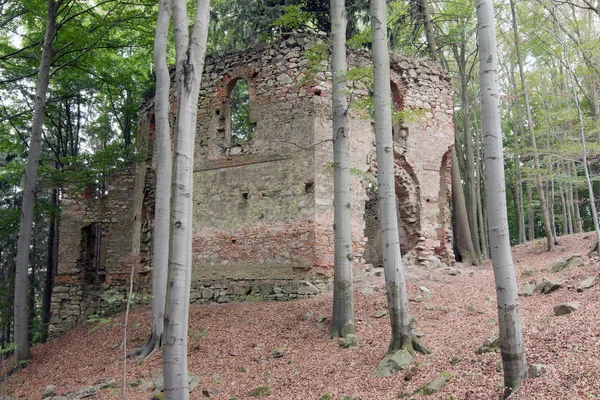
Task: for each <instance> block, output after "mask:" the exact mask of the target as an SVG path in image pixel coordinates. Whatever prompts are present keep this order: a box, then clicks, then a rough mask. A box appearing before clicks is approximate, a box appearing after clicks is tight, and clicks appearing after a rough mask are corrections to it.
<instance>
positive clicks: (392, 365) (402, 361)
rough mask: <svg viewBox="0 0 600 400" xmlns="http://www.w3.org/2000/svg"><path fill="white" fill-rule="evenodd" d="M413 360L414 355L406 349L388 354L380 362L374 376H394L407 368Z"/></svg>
mask: <svg viewBox="0 0 600 400" xmlns="http://www.w3.org/2000/svg"><path fill="white" fill-rule="evenodd" d="M412 360H413V356H412V355H411V354H410V353H409V352H408V350H406V349H402V350H398V351H397V352H395V353H394V354H388V355H386V356H385V357H383V360H381V361H380V362H379V365H378V366H377V368H375V371H373V374H372V375H373V376H392V375H395V374H396V373H398V372H399V371H401V370H403V369H405V368H406V367H407V366H408V365H409V364H410V363H411V362H412Z"/></svg>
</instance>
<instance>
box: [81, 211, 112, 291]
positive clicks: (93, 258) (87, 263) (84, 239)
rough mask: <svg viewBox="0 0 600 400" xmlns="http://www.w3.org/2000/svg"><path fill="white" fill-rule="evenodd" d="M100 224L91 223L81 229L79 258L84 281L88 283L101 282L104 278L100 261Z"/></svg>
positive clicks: (104, 271)
mask: <svg viewBox="0 0 600 400" xmlns="http://www.w3.org/2000/svg"><path fill="white" fill-rule="evenodd" d="M101 248H102V225H101V224H100V223H99V222H94V223H91V224H89V225H87V226H84V227H83V228H82V229H81V260H82V262H83V270H84V281H85V283H86V284H88V285H93V284H96V283H102V282H104V281H105V279H106V270H105V269H104V266H103V265H102V262H101V257H100V253H101Z"/></svg>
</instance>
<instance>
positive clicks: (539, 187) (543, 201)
mask: <svg viewBox="0 0 600 400" xmlns="http://www.w3.org/2000/svg"><path fill="white" fill-rule="evenodd" d="M510 9H511V13H512V22H513V33H514V35H515V51H516V53H517V64H518V65H519V75H520V76H521V90H522V91H523V99H524V100H525V113H526V115H527V125H528V128H529V133H530V135H531V147H532V152H533V166H534V169H535V183H536V185H537V190H538V195H539V198H540V208H541V209H542V220H543V222H544V231H545V232H544V233H545V235H546V243H547V248H548V251H551V250H552V248H553V247H554V239H553V238H552V228H551V227H550V217H549V216H548V208H547V207H546V198H545V196H544V187H543V183H542V174H541V172H540V160H539V156H538V150H537V144H536V141H535V131H534V129H533V118H532V116H531V107H530V105H529V94H528V93H527V86H526V84H525V72H524V70H523V62H522V59H521V44H520V39H519V27H518V24H517V12H516V10H515V4H514V1H513V0H510Z"/></svg>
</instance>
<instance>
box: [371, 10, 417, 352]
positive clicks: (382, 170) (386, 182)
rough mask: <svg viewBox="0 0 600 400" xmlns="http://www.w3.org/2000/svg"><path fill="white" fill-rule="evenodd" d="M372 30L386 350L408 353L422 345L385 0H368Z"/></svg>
mask: <svg viewBox="0 0 600 400" xmlns="http://www.w3.org/2000/svg"><path fill="white" fill-rule="evenodd" d="M371 30H372V34H373V48H372V51H373V70H374V76H375V135H376V148H377V183H378V194H379V216H380V218H379V220H380V221H381V233H382V251H383V268H384V274H385V283H386V289H387V300H388V310H389V313H390V323H391V327H392V338H391V341H390V346H389V348H388V353H393V352H395V351H397V350H400V349H403V348H406V349H408V350H409V351H410V352H411V353H413V352H414V350H417V351H422V350H425V351H426V349H424V348H422V346H421V345H420V343H419V342H418V340H417V338H416V336H415V335H414V332H413V329H412V317H411V315H410V310H409V308H408V294H407V292H406V282H405V279H404V267H403V266H402V255H401V254H400V241H399V236H398V218H397V214H396V213H397V210H396V190H395V179H394V144H393V139H392V111H391V91H390V59H389V54H388V47H387V26H386V4H385V0H371Z"/></svg>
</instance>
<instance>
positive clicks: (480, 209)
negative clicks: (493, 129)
mask: <svg viewBox="0 0 600 400" xmlns="http://www.w3.org/2000/svg"><path fill="white" fill-rule="evenodd" d="M475 145H476V146H477V147H476V148H475V149H476V150H475V171H476V172H477V182H476V186H475V196H476V198H477V221H478V224H477V225H478V226H479V238H480V239H481V255H482V256H483V258H485V259H488V258H490V255H489V254H488V249H489V246H488V240H487V239H488V236H487V233H486V230H485V229H484V228H485V223H484V218H483V206H482V204H481V199H482V197H481V178H482V177H483V166H482V165H481V134H480V132H479V129H478V128H477V126H475Z"/></svg>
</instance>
